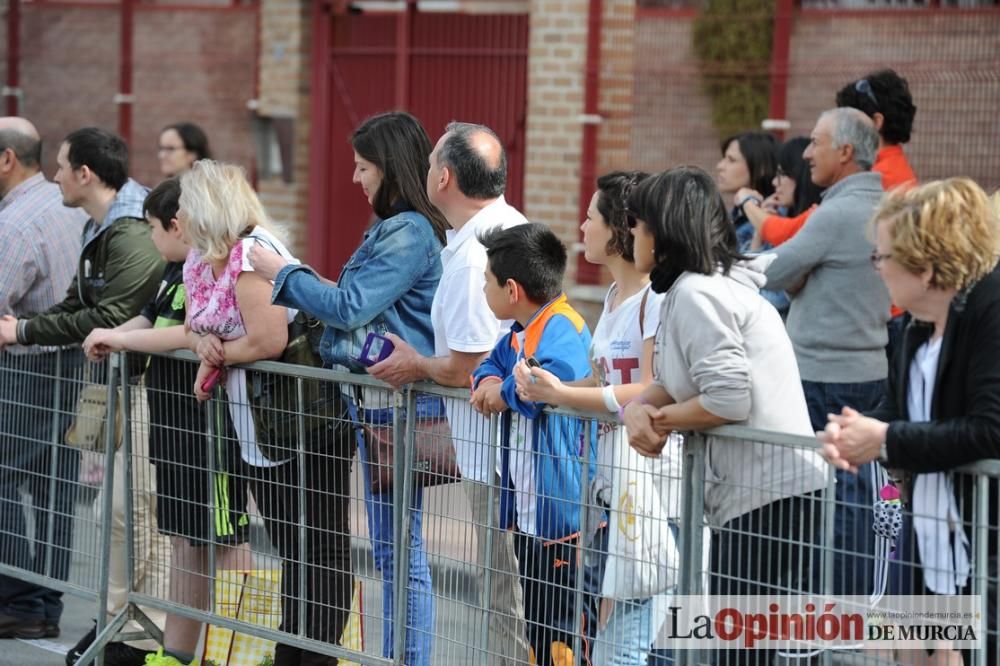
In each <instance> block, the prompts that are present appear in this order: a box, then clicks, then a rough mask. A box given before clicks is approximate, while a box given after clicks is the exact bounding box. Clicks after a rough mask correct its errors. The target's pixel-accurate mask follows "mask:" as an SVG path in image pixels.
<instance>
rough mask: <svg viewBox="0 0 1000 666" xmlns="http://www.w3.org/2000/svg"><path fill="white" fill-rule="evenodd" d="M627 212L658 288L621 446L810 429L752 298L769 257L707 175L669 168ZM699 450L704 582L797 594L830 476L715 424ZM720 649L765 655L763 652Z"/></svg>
mask: <svg viewBox="0 0 1000 666" xmlns="http://www.w3.org/2000/svg"><path fill="white" fill-rule="evenodd" d="M629 210H630V211H632V212H633V214H634V215H635V216H636V218H637V219H638V224H637V225H636V227H635V228H634V229H633V230H632V233H633V235H634V236H635V257H636V268H638V269H639V270H650V269H651V273H650V280H651V283H652V288H653V291H654V292H656V293H659V294H663V295H664V300H663V309H662V310H661V312H660V328H659V331H657V333H656V342H655V350H656V352H655V356H654V362H653V377H654V379H653V383H652V384H650V386H648V387H647V388H646V389H645V390H644V391H643V392H642V393H641V394H640V395H639V396H638V397H637V398H635V399H633V400H631V401H630V402H629V403H628V404H627V405H626V406H625V410H624V422H625V427H626V428H627V431H628V435H629V443H630V444H631V446H632V447H633V448H634V449H635V450H636V451H638V452H639V453H640V454H642V455H651V456H657V455H660V454H661V452H662V450H663V448H664V446H666V445H667V444H668V442H669V437H670V435H671V434H672V433H675V432H684V431H687V430H704V429H708V428H712V427H715V426H720V425H723V424H738V425H744V426H748V427H750V428H757V429H761V430H771V431H775V432H784V433H789V434H794V435H803V436H812V433H813V430H812V426H811V424H810V422H809V412H808V409H807V408H806V401H805V396H804V394H803V391H802V383H801V381H800V378H799V371H798V365H797V363H796V361H795V353H794V351H793V350H792V343H791V341H790V340H789V338H788V334H787V333H786V332H785V326H784V324H783V322H782V321H781V317H780V316H779V315H778V313H777V311H775V310H774V308H771V307H769V306H767V305H765V304H764V303H765V301H764V300H763V298H762V297H761V295H760V288H761V287H762V286H763V285H764V284H765V283H766V281H767V278H766V276H765V274H764V270H765V269H766V267H767V266H768V264H769V263H770V262H771V261H773V260H774V258H773V256H772V255H760V256H755V257H747V256H746V255H744V254H742V253H741V252H740V249H739V243H738V241H737V236H736V230H735V229H734V228H733V224H732V221H731V220H730V219H729V216H728V215H727V214H726V210H725V205H724V204H723V201H722V197H721V196H720V194H719V191H718V190H717V189H716V187H715V184H714V182H713V181H712V178H711V177H710V176H709V175H708V174H707V173H705V172H704V171H702V170H700V169H697V168H694V167H678V168H674V169H670V170H669V171H665V172H663V173H661V174H659V175H657V176H653V177H651V178H648V179H646V180H645V181H643V182H642V184H640V185H639V186H638V188H636V189H635V190H634V191H633V192H632V194H631V196H630V197H629ZM705 457H706V458H705V459H706V464H705V512H706V516H707V519H708V522H709V524H710V525H711V526H712V527H714V528H715V530H714V533H713V536H712V541H711V551H710V553H711V564H710V572H711V577H710V584H711V593H712V594H713V595H719V594H731V595H732V594H735V595H758V594H779V593H782V592H781V591H782V590H784V591H786V592H787V591H788V590H793V591H797V592H798V591H808V590H809V589H810V581H811V577H810V574H809V571H810V570H811V569H812V568H813V567H816V566H818V559H817V554H816V552H815V549H814V546H815V544H816V543H817V538H818V536H819V531H818V528H819V526H820V518H821V513H822V512H821V505H820V498H819V497H818V491H820V490H821V489H823V488H825V487H826V485H827V477H828V474H829V470H828V467H827V466H826V465H825V464H824V462H823V460H822V458H820V456H819V455H818V454H816V453H815V452H813V451H811V450H806V449H796V448H788V447H783V446H778V445H773V444H764V443H761V442H753V441H747V440H741V439H734V438H731V437H719V436H715V435H710V436H708V437H707V451H706V453H705ZM762 553H767V554H768V555H767V556H766V557H761V556H760V555H759V554H762ZM754 554H757V556H751V555H754ZM720 656H722V657H723V658H722V659H720V662H721V663H741V664H742V663H760V664H770V663H771V660H772V658H773V656H774V652H773V651H772V650H750V651H746V652H739V651H731V652H730V653H727V654H725V655H720Z"/></svg>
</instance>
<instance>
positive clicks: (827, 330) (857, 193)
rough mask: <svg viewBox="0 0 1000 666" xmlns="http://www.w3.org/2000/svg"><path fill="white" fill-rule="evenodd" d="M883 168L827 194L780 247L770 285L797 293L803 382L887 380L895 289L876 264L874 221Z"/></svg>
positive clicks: (793, 323)
mask: <svg viewBox="0 0 1000 666" xmlns="http://www.w3.org/2000/svg"><path fill="white" fill-rule="evenodd" d="M882 194H883V191H882V179H881V176H880V175H879V174H877V173H872V172H870V171H866V172H863V173H856V174H853V175H851V176H848V177H847V178H844V179H843V180H841V181H840V182H838V183H836V184H835V185H833V186H832V187H830V188H828V189H827V190H826V192H824V193H823V202H822V204H820V206H819V207H818V208H817V209H816V211H815V212H814V213H813V214H812V215H810V216H809V220H808V221H807V222H806V224H805V226H803V227H802V229H800V230H799V232H798V233H797V234H795V236H794V237H793V238H791V239H790V240H788V241H787V242H785V243H784V244H782V245H780V246H778V247H777V248H775V249H774V254H775V255H777V257H778V258H777V260H775V261H774V262H773V263H772V264H771V265H770V267H768V269H767V288H768V289H786V288H788V287H790V286H792V285H794V284H796V283H797V282H798V281H800V280H801V279H802V278H806V282H805V286H804V287H802V290H801V291H799V292H798V293H797V294H795V295H794V296H793V297H792V305H791V308H790V309H789V312H788V322H787V326H788V336H789V337H790V338H791V339H792V345H793V346H794V347H795V357H796V359H797V360H798V362H799V372H800V373H801V374H802V379H805V380H808V381H813V382H825V383H843V382H868V381H875V380H879V379H885V377H886V374H887V370H888V368H887V364H886V358H885V345H886V342H887V333H886V322H888V321H889V292H888V291H886V288H885V285H884V284H882V280H881V278H879V276H878V273H877V272H876V271H875V269H874V268H872V265H871V262H870V256H871V251H872V249H873V248H874V243H873V242H872V241H871V240H870V236H869V232H868V223H869V221H870V220H871V217H872V214H873V213H874V211H875V206H876V205H878V203H879V201H880V200H881V198H882Z"/></svg>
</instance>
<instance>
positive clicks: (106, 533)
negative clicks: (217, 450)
mask: <svg viewBox="0 0 1000 666" xmlns="http://www.w3.org/2000/svg"><path fill="white" fill-rule="evenodd" d="M87 362H88V361H84V363H87ZM107 364H108V376H107V381H108V414H114V413H115V412H114V410H115V409H116V408H117V406H118V381H119V380H118V377H119V374H120V372H121V358H120V357H119V355H118V354H111V355H110V356H108V361H107ZM103 490H104V494H103V496H102V497H101V500H102V502H101V569H100V575H99V579H98V580H99V583H98V585H99V587H100V589H99V590H98V593H97V619H96V625H97V626H96V634H95V635H96V637H97V639H96V640H95V641H94V643H95V644H96V643H98V642H101V639H102V638H105V639H106V637H102V636H101V634H102V633H103V632H104V628H105V626H106V625H107V624H108V622H107V618H108V579H109V577H110V575H111V512H112V511H113V510H114V493H115V440H114V424H113V423H112V424H111V427H110V428H105V438H104V488H103ZM126 522H128V521H126ZM129 547H131V544H130V546H129ZM126 559H127V561H129V562H131V557H127V558H126ZM103 642H104V643H106V642H107V641H106V640H104V641H103ZM88 651H89V650H88ZM97 664H98V666H102V665H103V664H104V650H100V651H99V652H98V653H97Z"/></svg>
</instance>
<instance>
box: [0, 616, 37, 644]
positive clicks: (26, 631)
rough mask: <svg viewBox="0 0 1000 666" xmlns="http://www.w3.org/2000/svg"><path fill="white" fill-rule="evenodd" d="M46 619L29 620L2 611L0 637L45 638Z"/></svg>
mask: <svg viewBox="0 0 1000 666" xmlns="http://www.w3.org/2000/svg"><path fill="white" fill-rule="evenodd" d="M44 637H45V620H29V619H25V618H22V617H16V616H14V615H7V614H6V613H0V638H27V639H32V638H44Z"/></svg>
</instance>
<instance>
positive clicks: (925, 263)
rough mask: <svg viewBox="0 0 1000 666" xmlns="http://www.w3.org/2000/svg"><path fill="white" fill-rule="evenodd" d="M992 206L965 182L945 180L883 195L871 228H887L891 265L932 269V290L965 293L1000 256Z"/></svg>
mask: <svg viewBox="0 0 1000 666" xmlns="http://www.w3.org/2000/svg"><path fill="white" fill-rule="evenodd" d="M997 213H998V210H997V206H996V205H995V204H992V203H991V202H990V200H989V199H988V198H987V196H986V193H985V192H983V189H982V188H981V187H979V185H977V184H976V183H975V182H974V181H972V180H970V179H969V178H948V179H947V180H937V181H932V182H930V183H927V184H925V185H921V186H919V187H914V188H912V189H909V190H905V189H896V190H893V191H892V192H890V193H889V194H887V195H886V198H885V200H884V201H883V202H882V205H881V206H879V208H878V210H876V211H875V217H874V218H873V219H872V228H873V229H874V228H875V227H877V226H878V225H879V224H883V223H886V224H891V225H892V226H891V227H890V230H889V234H890V236H891V238H892V241H891V243H892V244H891V248H890V251H891V252H892V258H893V260H894V261H895V262H896V263H898V264H900V265H901V266H903V267H904V268H906V269H907V270H909V271H910V272H912V273H920V272H922V271H924V270H926V269H928V268H930V269H932V270H933V272H934V273H933V275H932V276H931V280H930V286H932V287H936V288H938V289H958V290H961V289H965V288H966V287H968V286H969V285H971V284H973V283H975V282H976V281H978V280H980V279H981V278H982V277H984V276H985V275H986V274H987V273H989V272H990V271H991V270H993V267H994V266H996V264H997V258H998V257H1000V217H998V214H997Z"/></svg>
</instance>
